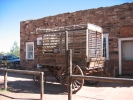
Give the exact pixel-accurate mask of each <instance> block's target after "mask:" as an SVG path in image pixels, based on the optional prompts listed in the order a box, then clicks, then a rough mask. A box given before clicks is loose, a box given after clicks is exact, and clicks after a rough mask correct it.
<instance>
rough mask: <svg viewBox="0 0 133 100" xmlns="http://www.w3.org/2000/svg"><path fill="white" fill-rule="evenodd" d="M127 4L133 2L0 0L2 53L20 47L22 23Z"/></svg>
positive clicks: (130, 0) (0, 42)
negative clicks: (16, 46)
mask: <svg viewBox="0 0 133 100" xmlns="http://www.w3.org/2000/svg"><path fill="white" fill-rule="evenodd" d="M127 2H133V0H0V52H1V51H3V52H9V51H10V48H11V47H12V45H13V43H14V42H15V41H16V42H17V43H18V45H20V22H21V21H25V20H30V19H39V18H42V17H46V16H51V15H57V14H60V13H66V12H74V11H78V10H85V9H92V8H98V7H106V6H113V5H119V4H122V3H127Z"/></svg>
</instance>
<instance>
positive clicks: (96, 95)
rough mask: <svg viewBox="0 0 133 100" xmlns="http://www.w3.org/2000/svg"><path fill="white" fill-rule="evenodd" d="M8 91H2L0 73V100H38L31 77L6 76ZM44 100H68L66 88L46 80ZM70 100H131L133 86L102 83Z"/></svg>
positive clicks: (36, 87) (53, 79)
mask: <svg viewBox="0 0 133 100" xmlns="http://www.w3.org/2000/svg"><path fill="white" fill-rule="evenodd" d="M8 76H9V77H8V90H7V91H4V90H3V88H4V85H3V82H4V77H3V72H0V100H11V99H13V100H40V87H39V86H38V85H36V84H35V83H34V82H33V80H32V76H31V75H23V74H18V73H9V74H8ZM43 97H44V100H60V99H62V100H68V95H67V92H66V87H65V86H62V85H60V84H59V82H58V81H56V79H55V78H53V77H48V78H47V83H45V84H44V96H43ZM72 100H133V85H128V84H118V83H117V84H116V83H104V82H100V83H99V84H98V85H95V86H89V85H87V84H84V86H83V88H82V89H81V90H80V91H79V92H78V93H76V94H74V95H72Z"/></svg>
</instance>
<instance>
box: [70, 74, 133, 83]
mask: <svg viewBox="0 0 133 100" xmlns="http://www.w3.org/2000/svg"><path fill="white" fill-rule="evenodd" d="M72 79H85V80H95V81H102V82H115V83H126V84H133V79H128V78H113V77H98V76H81V75H72Z"/></svg>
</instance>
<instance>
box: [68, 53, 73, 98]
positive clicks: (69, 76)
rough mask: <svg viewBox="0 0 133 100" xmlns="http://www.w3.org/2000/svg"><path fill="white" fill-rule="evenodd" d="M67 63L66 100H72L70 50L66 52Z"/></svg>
mask: <svg viewBox="0 0 133 100" xmlns="http://www.w3.org/2000/svg"><path fill="white" fill-rule="evenodd" d="M67 55H68V56H67V63H68V66H67V68H68V100H71V99H72V77H71V76H72V50H68V51H67Z"/></svg>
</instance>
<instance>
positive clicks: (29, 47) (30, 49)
mask: <svg viewBox="0 0 133 100" xmlns="http://www.w3.org/2000/svg"><path fill="white" fill-rule="evenodd" d="M26 59H34V42H27V43H26Z"/></svg>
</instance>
